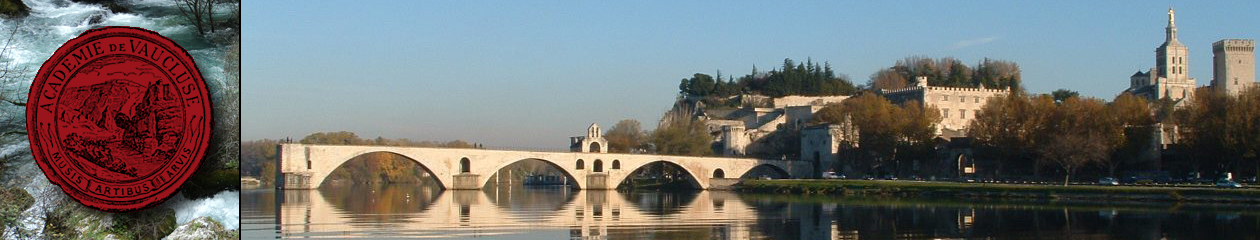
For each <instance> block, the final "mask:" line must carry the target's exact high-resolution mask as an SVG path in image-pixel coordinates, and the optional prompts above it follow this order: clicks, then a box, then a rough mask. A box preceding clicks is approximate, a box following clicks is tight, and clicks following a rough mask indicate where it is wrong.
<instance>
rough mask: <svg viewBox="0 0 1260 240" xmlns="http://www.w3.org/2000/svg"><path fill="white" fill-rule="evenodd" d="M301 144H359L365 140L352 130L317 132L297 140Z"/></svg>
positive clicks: (364, 142)
mask: <svg viewBox="0 0 1260 240" xmlns="http://www.w3.org/2000/svg"><path fill="white" fill-rule="evenodd" d="M299 142H301V143H303V144H331V145H360V144H366V143H367V141H364V140H363V139H361V138H359V136H358V135H355V134H354V133H352V132H347V131H340V132H317V133H312V134H310V135H306V137H304V138H302V140H301V141H299Z"/></svg>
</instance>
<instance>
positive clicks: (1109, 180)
mask: <svg viewBox="0 0 1260 240" xmlns="http://www.w3.org/2000/svg"><path fill="white" fill-rule="evenodd" d="M1098 185H1110V186H1116V185H1120V181H1117V180H1116V178H1113V177H1105V178H1101V179H1098Z"/></svg>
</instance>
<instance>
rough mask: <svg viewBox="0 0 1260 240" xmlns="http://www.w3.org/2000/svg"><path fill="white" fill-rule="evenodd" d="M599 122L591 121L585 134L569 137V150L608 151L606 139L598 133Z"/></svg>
mask: <svg viewBox="0 0 1260 240" xmlns="http://www.w3.org/2000/svg"><path fill="white" fill-rule="evenodd" d="M600 133H601V132H600V131H599V124H596V123H591V127H588V128H586V136H577V137H570V138H569V150H570V151H573V152H590V153H608V140H606V139H604V136H603V135H602V134H600Z"/></svg>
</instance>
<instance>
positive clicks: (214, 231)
mask: <svg viewBox="0 0 1260 240" xmlns="http://www.w3.org/2000/svg"><path fill="white" fill-rule="evenodd" d="M239 237H240V232H239V231H236V230H225V229H224V228H223V224H219V222H218V221H215V220H214V219H211V218H210V217H199V218H196V219H193V220H192V221H188V223H186V224H184V225H181V226H179V228H176V229H175V231H174V232H171V235H168V236H166V238H165V239H167V240H183V239H236V238H239Z"/></svg>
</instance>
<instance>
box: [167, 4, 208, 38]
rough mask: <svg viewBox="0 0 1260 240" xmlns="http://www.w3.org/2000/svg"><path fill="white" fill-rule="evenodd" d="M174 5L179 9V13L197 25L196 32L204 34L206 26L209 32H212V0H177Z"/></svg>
mask: <svg viewBox="0 0 1260 240" xmlns="http://www.w3.org/2000/svg"><path fill="white" fill-rule="evenodd" d="M175 5H176V6H177V7H178V9H179V14H180V15H183V16H184V19H185V20H188V22H190V23H192V24H193V26H196V27H197V33H200V34H201V35H206V28H207V26H208V28H209V30H210V32H214V1H213V0H177V1H176V2H175Z"/></svg>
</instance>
